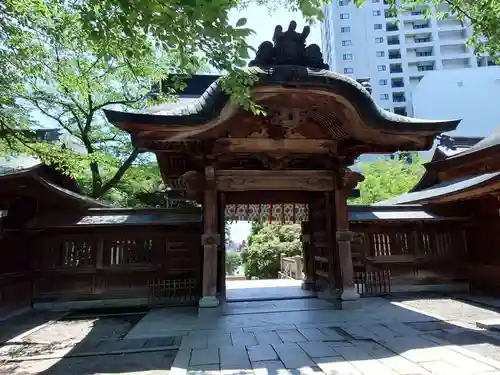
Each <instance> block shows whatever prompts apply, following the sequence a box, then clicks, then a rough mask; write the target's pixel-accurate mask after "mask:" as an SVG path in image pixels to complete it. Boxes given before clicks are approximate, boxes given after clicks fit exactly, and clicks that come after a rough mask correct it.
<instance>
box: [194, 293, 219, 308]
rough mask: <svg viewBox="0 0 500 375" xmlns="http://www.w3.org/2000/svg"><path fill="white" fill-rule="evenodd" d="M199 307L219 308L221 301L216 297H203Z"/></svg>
mask: <svg viewBox="0 0 500 375" xmlns="http://www.w3.org/2000/svg"><path fill="white" fill-rule="evenodd" d="M198 306H199V307H201V308H207V307H217V306H219V300H218V299H217V297H216V296H203V297H201V299H200V301H199V302H198Z"/></svg>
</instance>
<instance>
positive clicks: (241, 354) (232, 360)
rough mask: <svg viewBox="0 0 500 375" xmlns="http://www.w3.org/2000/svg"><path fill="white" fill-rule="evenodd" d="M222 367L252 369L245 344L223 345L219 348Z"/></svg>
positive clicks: (225, 368)
mask: <svg viewBox="0 0 500 375" xmlns="http://www.w3.org/2000/svg"><path fill="white" fill-rule="evenodd" d="M219 353H220V368H221V371H225V370H250V369H251V368H252V366H251V364H250V359H249V358H248V353H247V350H246V348H245V347H244V346H222V347H220V348H219Z"/></svg>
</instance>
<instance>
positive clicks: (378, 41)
mask: <svg viewBox="0 0 500 375" xmlns="http://www.w3.org/2000/svg"><path fill="white" fill-rule="evenodd" d="M375 43H384V38H382V37H379V38H375Z"/></svg>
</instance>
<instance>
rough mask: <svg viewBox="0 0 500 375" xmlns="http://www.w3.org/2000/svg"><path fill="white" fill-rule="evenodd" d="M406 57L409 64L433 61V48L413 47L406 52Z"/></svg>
mask: <svg viewBox="0 0 500 375" xmlns="http://www.w3.org/2000/svg"><path fill="white" fill-rule="evenodd" d="M406 56H407V57H408V60H409V61H410V62H412V61H426V60H429V61H433V60H434V49H433V47H430V46H429V47H414V48H408V49H407V50H406Z"/></svg>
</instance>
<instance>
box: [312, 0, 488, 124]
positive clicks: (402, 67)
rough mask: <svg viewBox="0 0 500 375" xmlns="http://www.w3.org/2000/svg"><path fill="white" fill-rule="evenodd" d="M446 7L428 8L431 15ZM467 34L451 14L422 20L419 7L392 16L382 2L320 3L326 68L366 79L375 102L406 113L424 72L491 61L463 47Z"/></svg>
mask: <svg viewBox="0 0 500 375" xmlns="http://www.w3.org/2000/svg"><path fill="white" fill-rule="evenodd" d="M447 7H448V6H447V5H446V4H442V5H440V6H439V8H438V9H437V10H436V9H434V8H433V9H432V11H433V14H436V12H437V11H446V10H447V9H448V8H447ZM396 21H398V22H396ZM470 33H471V29H470V27H468V26H467V25H462V23H461V22H460V21H459V20H458V19H457V18H455V17H453V16H450V17H449V18H447V19H443V20H438V19H437V17H435V16H432V17H429V18H427V19H426V18H425V17H424V13H423V9H416V10H415V11H412V12H409V13H406V14H401V15H398V16H397V17H393V16H392V15H391V14H390V13H389V6H388V5H386V4H384V1H383V0H366V2H365V4H364V6H363V7H362V8H358V7H356V5H355V4H353V3H352V2H351V1H349V0H334V1H333V2H332V3H331V4H329V5H328V6H326V7H325V20H324V22H323V23H322V25H321V34H322V35H321V36H322V45H323V54H324V58H325V60H326V61H327V62H328V64H330V67H331V69H332V70H336V71H337V72H339V73H344V74H346V75H349V76H352V77H353V78H356V79H363V78H369V79H370V82H371V86H372V90H373V93H372V95H373V97H374V99H375V100H376V102H377V104H379V105H380V106H381V107H382V108H385V109H387V110H390V111H392V112H395V113H398V114H403V115H409V116H411V115H413V107H412V91H413V89H414V88H415V87H416V85H417V84H418V83H419V82H420V80H421V79H422V77H423V76H424V75H425V74H426V72H427V71H429V70H441V69H460V68H477V67H480V66H488V65H490V64H492V62H491V61H490V60H489V59H488V58H486V57H483V58H476V56H475V54H474V50H473V49H472V48H469V47H467V46H466V45H465V41H466V39H467V38H468V37H469V36H470Z"/></svg>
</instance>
